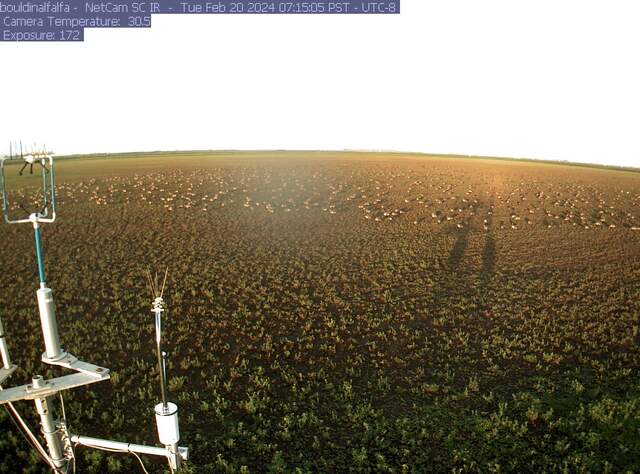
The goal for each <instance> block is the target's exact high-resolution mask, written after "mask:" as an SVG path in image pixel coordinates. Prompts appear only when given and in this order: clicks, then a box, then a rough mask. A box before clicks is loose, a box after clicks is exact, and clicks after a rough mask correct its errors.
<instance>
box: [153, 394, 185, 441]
mask: <svg viewBox="0 0 640 474" xmlns="http://www.w3.org/2000/svg"><path fill="white" fill-rule="evenodd" d="M155 412H156V425H157V426H158V438H159V439H160V443H162V444H164V445H165V446H166V445H170V444H175V443H177V442H178V441H180V428H179V427H178V407H177V406H176V404H175V403H171V402H168V403H167V408H166V409H165V408H164V406H163V405H162V403H158V404H157V405H156V407H155Z"/></svg>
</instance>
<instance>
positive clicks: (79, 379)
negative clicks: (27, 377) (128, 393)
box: [0, 369, 109, 405]
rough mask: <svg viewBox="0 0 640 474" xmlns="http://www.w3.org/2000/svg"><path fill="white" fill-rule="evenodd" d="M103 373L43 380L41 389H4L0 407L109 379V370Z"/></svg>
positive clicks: (1, 393)
mask: <svg viewBox="0 0 640 474" xmlns="http://www.w3.org/2000/svg"><path fill="white" fill-rule="evenodd" d="M103 370H104V373H103V374H102V375H100V376H99V377H98V376H96V375H88V374H83V373H80V372H78V373H75V374H70V375H64V376H62V377H56V378H53V379H49V380H45V381H44V382H43V383H42V386H41V387H37V388H36V387H34V386H33V385H32V384H26V385H20V386H19V387H11V388H6V389H4V390H2V391H0V405H2V404H4V403H9V402H17V401H18V400H35V399H37V398H44V397H48V396H50V395H55V394H56V393H58V392H59V391H61V390H68V389H70V388H75V387H81V386H83V385H89V384H92V383H96V382H101V381H103V380H108V379H109V370H108V369H103Z"/></svg>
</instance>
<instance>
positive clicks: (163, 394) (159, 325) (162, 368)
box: [154, 298, 167, 410]
mask: <svg viewBox="0 0 640 474" xmlns="http://www.w3.org/2000/svg"><path fill="white" fill-rule="evenodd" d="M161 301H162V300H161ZM161 301H160V302H158V298H156V300H155V301H154V312H155V314H156V345H157V350H158V369H159V371H160V395H161V397H162V408H163V409H165V410H166V408H167V388H166V384H167V381H166V373H165V361H164V357H163V354H164V353H163V352H162V346H161V341H160V337H161V332H162V320H161V318H162V308H161V307H160V308H158V306H159V305H156V304H155V303H156V302H158V303H161Z"/></svg>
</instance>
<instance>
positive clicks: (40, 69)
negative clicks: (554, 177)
mask: <svg viewBox="0 0 640 474" xmlns="http://www.w3.org/2000/svg"><path fill="white" fill-rule="evenodd" d="M639 13H640V3H639V2H638V1H637V0H628V1H626V0H606V1H604V0H602V1H594V0H563V1H558V0H531V1H515V0H439V1H431V0H402V14H401V15H399V16H384V15H383V16H301V15H291V16H286V15H282V16H280V15H275V16H270V15H264V16H249V15H247V16H245V15H238V16H232V15H227V16H223V15H220V16H216V15H209V16H177V15H173V16H154V18H153V27H152V28H151V29H141V30H125V29H121V30H111V29H108V30H87V32H86V34H85V42H84V43H79V44H64V43H54V44H27V43H20V44H15V43H0V61H1V62H0V64H2V69H3V71H4V72H3V73H2V74H0V110H1V113H0V150H2V151H4V150H5V149H8V142H9V139H10V138H22V139H23V140H24V141H25V142H29V143H31V142H33V141H37V142H39V143H43V142H44V143H46V144H47V145H48V146H49V148H53V149H54V150H55V151H56V152H57V153H60V154H65V153H77V152H116V151H133V150H136V151H137V150H175V149H335V150H340V149H345V148H348V149H385V150H402V151H418V152H436V153H461V154H476V155H497V156H513V157H532V158H542V159H561V160H570V161H583V162H596V163H607V164H616V165H631V166H640V127H639V125H640V63H639V61H638V54H639V51H638V48H639V45H640V28H639V27H638V19H639V18H640V15H639Z"/></svg>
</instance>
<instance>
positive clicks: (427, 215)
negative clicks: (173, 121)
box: [10, 166, 640, 231]
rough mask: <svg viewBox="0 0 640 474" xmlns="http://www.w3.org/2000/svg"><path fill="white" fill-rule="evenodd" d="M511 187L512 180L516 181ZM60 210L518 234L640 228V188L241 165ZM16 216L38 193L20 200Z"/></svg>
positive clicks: (86, 197)
mask: <svg viewBox="0 0 640 474" xmlns="http://www.w3.org/2000/svg"><path fill="white" fill-rule="evenodd" d="M512 181H513V180H512ZM57 196H58V203H59V204H60V205H65V204H83V203H84V204H92V205H96V206H119V205H134V204H135V205H142V206H147V207H149V208H153V209H157V208H161V209H162V210H164V211H166V212H176V211H183V210H184V211H193V212H196V211H197V212H213V211H217V212H220V211H221V210H225V211H228V212H256V213H260V212H262V213H267V214H283V213H292V214H293V215H295V213H301V212H319V213H326V215H328V216H340V215H343V216H348V217H354V216H355V217H357V216H360V218H361V219H363V220H364V221H370V222H375V223H407V224H413V225H417V226H418V225H448V226H455V227H456V228H458V229H464V228H477V229H484V230H487V231H488V230H490V229H508V230H518V229H521V228H531V227H535V226H543V227H547V228H554V227H560V226H572V227H576V228H583V229H587V230H588V229H610V230H620V229H623V230H630V231H640V217H639V216H640V190H639V189H637V188H636V189H629V188H626V189H625V188H624V187H622V186H616V185H614V184H611V183H608V184H605V183H599V182H590V183H584V182H582V183H562V182H559V181H553V180H541V179H538V180H531V181H526V180H524V179H522V180H520V181H518V182H510V181H509V180H506V179H505V180H503V181H502V182H498V183H494V182H492V181H491V179H490V177H489V176H484V177H483V176H479V177H469V176H467V177H466V178H464V179H460V178H459V177H458V178H456V177H454V176H453V175H451V174H447V173H446V172H440V173H437V172H432V173H429V172H428V171H422V172H417V171H413V170H412V171H399V170H394V169H386V168H382V169H376V168H374V167H370V168H364V169H358V168H356V167H355V166H354V167H353V168H351V169H346V170H335V169H331V168H326V169H311V168H300V169H298V168H292V169H287V168H267V167H240V166H238V167H233V168H231V167H230V168H209V169H194V170H174V171H167V172H157V173H152V174H133V175H129V176H114V177H110V178H103V179H95V178H94V179H88V180H84V181H70V182H66V183H60V184H59V185H58V186H57ZM10 197H11V198H13V201H12V204H11V209H12V211H14V212H23V211H22V209H21V208H20V204H22V207H27V206H26V205H25V201H26V202H27V203H28V204H29V205H32V206H35V204H36V201H37V200H38V197H39V196H38V195H37V193H35V194H34V196H31V197H30V196H28V195H27V191H26V190H18V191H16V192H15V193H13V195H12V196H10Z"/></svg>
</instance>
